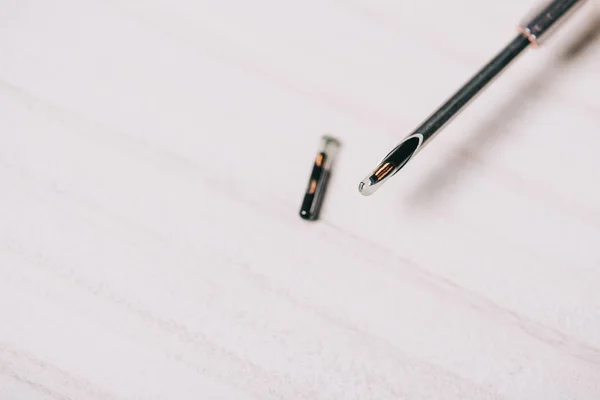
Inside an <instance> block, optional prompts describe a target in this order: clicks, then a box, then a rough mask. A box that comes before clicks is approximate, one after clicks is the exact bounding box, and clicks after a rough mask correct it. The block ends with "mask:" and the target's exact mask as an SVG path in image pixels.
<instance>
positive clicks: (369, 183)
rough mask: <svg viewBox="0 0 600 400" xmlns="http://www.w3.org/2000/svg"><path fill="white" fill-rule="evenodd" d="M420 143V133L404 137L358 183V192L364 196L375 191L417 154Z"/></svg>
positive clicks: (421, 140)
mask: <svg viewBox="0 0 600 400" xmlns="http://www.w3.org/2000/svg"><path fill="white" fill-rule="evenodd" d="M422 143H423V136H422V135H420V134H416V135H411V136H409V137H407V138H406V139H404V140H403V141H402V142H401V143H400V144H399V145H398V146H396V148H395V149H394V150H392V151H391V152H390V153H389V154H388V155H387V156H386V157H385V158H384V159H383V161H381V163H379V165H378V166H377V168H375V170H374V171H373V172H372V173H371V174H369V175H368V176H367V177H366V178H365V179H363V180H362V181H361V182H360V183H359V184H358V190H359V192H360V193H361V194H363V195H364V196H370V195H372V194H373V193H375V192H376V191H377V189H379V188H380V187H381V185H383V183H384V182H385V181H387V180H388V179H389V178H391V177H392V176H394V174H395V173H396V172H398V171H400V169H402V167H404V165H405V164H406V163H407V162H408V161H409V160H410V159H411V158H412V156H414V155H415V154H417V152H418V151H419V149H420V148H421V144H422Z"/></svg>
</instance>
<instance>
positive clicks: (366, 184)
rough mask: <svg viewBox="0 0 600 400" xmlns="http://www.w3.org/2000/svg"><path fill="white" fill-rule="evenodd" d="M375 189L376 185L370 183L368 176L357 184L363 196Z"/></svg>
mask: <svg viewBox="0 0 600 400" xmlns="http://www.w3.org/2000/svg"><path fill="white" fill-rule="evenodd" d="M376 190H377V187H375V185H372V184H371V180H370V179H369V178H368V177H367V178H365V179H364V180H363V181H362V182H360V183H359V184H358V191H359V192H360V194H362V195H363V196H370V195H372V194H373V193H375V191H376Z"/></svg>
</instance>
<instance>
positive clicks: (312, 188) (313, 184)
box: [308, 179, 317, 194]
mask: <svg viewBox="0 0 600 400" xmlns="http://www.w3.org/2000/svg"><path fill="white" fill-rule="evenodd" d="M315 190H317V181H315V180H314V179H313V180H311V181H310V188H309V189H308V193H309V194H314V193H315Z"/></svg>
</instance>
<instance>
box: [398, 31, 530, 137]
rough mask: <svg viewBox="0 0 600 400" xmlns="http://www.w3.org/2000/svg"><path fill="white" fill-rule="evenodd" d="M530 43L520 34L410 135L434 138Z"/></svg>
mask: <svg viewBox="0 0 600 400" xmlns="http://www.w3.org/2000/svg"><path fill="white" fill-rule="evenodd" d="M529 45H530V42H529V40H528V39H527V38H526V37H525V36H523V35H518V36H517V37H516V38H515V39H514V40H512V41H511V42H510V43H509V44H508V46H506V47H505V48H504V49H503V50H502V51H501V52H500V53H498V54H497V55H496V56H495V57H494V58H493V59H491V60H490V61H489V62H488V63H487V64H486V65H485V66H484V67H483V68H481V69H480V70H479V71H478V72H477V73H476V74H475V75H474V76H473V77H472V78H471V79H470V80H469V81H468V82H467V83H466V84H464V85H463V86H462V87H461V88H460V89H459V90H458V92H456V94H454V95H453V96H452V97H451V98H449V99H448V100H447V101H446V102H445V103H444V104H442V106H441V107H440V108H438V109H437V110H436V111H435V112H434V113H433V114H432V115H430V116H429V117H428V118H427V119H426V120H425V121H424V122H423V123H422V124H421V126H419V127H418V128H417V129H416V130H415V131H414V132H413V133H412V134H411V135H409V136H408V137H410V136H414V135H419V136H420V137H421V139H422V140H421V142H422V144H425V143H426V142H428V141H429V140H430V139H432V138H433V137H434V136H435V135H436V134H437V133H438V132H439V131H440V130H441V129H442V128H443V127H444V126H445V125H446V124H447V123H448V122H450V120H451V119H453V118H454V117H455V116H457V115H458V114H459V112H460V111H462V109H464V108H465V106H466V105H467V104H468V103H470V102H471V101H472V100H473V99H474V98H475V97H476V96H477V95H478V94H479V93H481V92H482V90H483V89H484V88H485V87H486V86H487V85H488V84H489V83H490V82H492V81H493V80H494V79H495V78H496V77H497V76H498V75H499V74H500V73H501V72H502V71H503V70H504V69H505V68H506V67H507V66H508V65H509V64H510V63H511V62H512V61H513V60H514V59H515V58H517V56H518V55H519V54H521V53H522V52H523V50H525V49H526V48H527V47H528V46H529ZM420 147H421V146H420Z"/></svg>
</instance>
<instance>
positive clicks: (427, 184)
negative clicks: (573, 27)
mask: <svg viewBox="0 0 600 400" xmlns="http://www.w3.org/2000/svg"><path fill="white" fill-rule="evenodd" d="M597 42H600V14H598V13H596V15H595V16H593V17H592V18H589V19H587V23H586V27H585V28H584V29H583V30H582V31H580V32H578V33H576V34H575V36H574V38H573V39H572V40H571V41H570V42H567V44H566V46H565V48H564V50H563V51H562V52H561V53H560V54H559V56H558V57H557V58H556V60H555V61H554V64H553V65H549V66H547V67H546V68H545V69H544V70H541V71H540V73H539V74H537V75H536V76H535V77H534V78H533V80H531V81H530V82H529V83H527V84H525V85H524V86H522V87H521V88H520V89H518V90H516V91H515V92H514V93H513V94H512V95H511V96H510V97H509V98H508V100H507V101H506V102H504V105H503V106H501V107H499V108H498V110H497V112H496V113H494V115H493V116H491V117H490V118H489V119H487V120H486V121H484V122H482V123H481V125H480V126H479V128H477V129H476V130H474V131H471V133H470V134H467V138H466V139H465V141H464V145H463V146H461V147H460V148H459V149H458V150H457V151H456V152H455V153H453V154H451V155H449V156H448V157H446V159H442V160H441V161H437V160H436V161H435V162H439V166H438V167H437V168H436V169H435V170H434V171H432V172H431V173H429V174H428V175H426V176H425V177H424V178H423V181H422V182H421V183H420V184H419V185H418V186H417V188H416V190H415V191H414V192H413V193H411V194H409V195H408V202H409V204H410V205H412V206H419V207H423V206H429V205H431V204H433V202H434V201H435V200H437V199H439V198H442V197H443V196H442V194H443V193H446V192H447V190H450V186H451V185H452V184H453V183H454V182H456V181H458V180H460V176H461V174H463V173H464V172H466V170H467V169H468V167H469V157H470V156H469V154H478V155H481V154H482V153H484V150H485V148H486V147H488V146H489V145H490V143H492V142H494V141H497V140H499V139H500V137H503V136H506V126H507V121H511V120H514V119H515V118H517V117H518V116H519V115H522V114H524V113H526V112H527V105H528V104H531V103H532V102H533V101H535V100H536V99H537V98H539V97H540V96H541V95H542V93H543V91H544V90H547V89H548V87H549V82H551V81H552V78H553V77H554V76H556V75H557V74H560V72H561V69H564V67H565V66H566V65H568V64H570V63H571V62H573V61H574V60H575V59H577V58H578V57H579V56H581V55H582V54H583V53H584V52H585V51H586V50H587V49H589V48H590V47H591V45H592V44H595V43H597Z"/></svg>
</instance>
